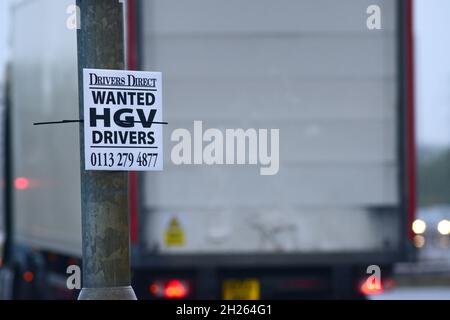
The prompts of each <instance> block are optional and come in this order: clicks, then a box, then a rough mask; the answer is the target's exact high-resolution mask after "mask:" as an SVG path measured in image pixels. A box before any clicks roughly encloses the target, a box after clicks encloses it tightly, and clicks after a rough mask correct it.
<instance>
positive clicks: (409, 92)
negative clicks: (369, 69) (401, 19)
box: [405, 0, 416, 240]
mask: <svg viewBox="0 0 450 320" xmlns="http://www.w3.org/2000/svg"><path fill="white" fill-rule="evenodd" d="M405 9H406V14H405V18H406V19H405V23H406V26H405V30H406V136H407V174H408V177H407V181H408V185H407V188H408V190H407V191H408V219H407V220H408V236H409V238H410V239H411V240H412V239H413V238H414V232H413V230H412V223H413V222H414V220H415V217H416V139H415V130H414V127H415V116H414V31H413V0H406V1H405Z"/></svg>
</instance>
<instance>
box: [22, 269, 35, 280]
mask: <svg viewBox="0 0 450 320" xmlns="http://www.w3.org/2000/svg"><path fill="white" fill-rule="evenodd" d="M33 279H34V273H33V272H31V271H26V272H24V273H23V280H25V281H26V282H31V281H33Z"/></svg>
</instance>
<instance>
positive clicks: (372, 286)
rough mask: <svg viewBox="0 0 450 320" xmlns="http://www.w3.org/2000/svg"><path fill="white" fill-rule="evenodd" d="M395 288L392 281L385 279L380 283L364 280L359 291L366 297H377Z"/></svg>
mask: <svg viewBox="0 0 450 320" xmlns="http://www.w3.org/2000/svg"><path fill="white" fill-rule="evenodd" d="M394 286H395V283H394V280H392V279H386V280H382V281H381V282H371V281H370V280H365V281H363V282H362V283H361V285H360V287H359V289H360V291H361V293H363V294H364V295H366V296H370V295H378V294H382V293H384V292H385V290H389V289H392V288H393V287H394Z"/></svg>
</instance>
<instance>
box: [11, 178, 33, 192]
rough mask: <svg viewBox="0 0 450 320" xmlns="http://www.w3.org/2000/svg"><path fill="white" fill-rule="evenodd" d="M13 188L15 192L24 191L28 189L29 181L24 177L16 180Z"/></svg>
mask: <svg viewBox="0 0 450 320" xmlns="http://www.w3.org/2000/svg"><path fill="white" fill-rule="evenodd" d="M14 186H15V187H16V189H17V190H26V189H28V188H29V187H30V180H29V179H27V178H24V177H19V178H16V180H15V181H14Z"/></svg>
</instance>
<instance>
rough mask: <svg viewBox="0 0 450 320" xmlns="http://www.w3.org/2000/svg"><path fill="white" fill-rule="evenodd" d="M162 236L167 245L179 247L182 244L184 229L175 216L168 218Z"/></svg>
mask: <svg viewBox="0 0 450 320" xmlns="http://www.w3.org/2000/svg"><path fill="white" fill-rule="evenodd" d="M164 238H165V242H166V246H167V247H181V246H183V245H184V230H183V228H182V227H181V225H180V223H179V222H178V219H177V218H172V219H170V221H169V225H168V226H167V229H166V231H165V235H164Z"/></svg>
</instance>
